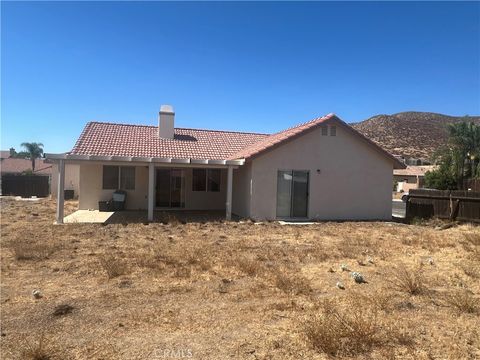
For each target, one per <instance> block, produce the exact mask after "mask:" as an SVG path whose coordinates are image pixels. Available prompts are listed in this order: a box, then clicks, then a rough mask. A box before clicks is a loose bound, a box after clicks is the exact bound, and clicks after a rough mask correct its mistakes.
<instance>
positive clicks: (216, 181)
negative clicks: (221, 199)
mask: <svg viewBox="0 0 480 360" xmlns="http://www.w3.org/2000/svg"><path fill="white" fill-rule="evenodd" d="M207 178H208V191H213V192H218V191H220V169H208V171H207Z"/></svg>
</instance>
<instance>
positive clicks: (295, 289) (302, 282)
mask: <svg viewBox="0 0 480 360" xmlns="http://www.w3.org/2000/svg"><path fill="white" fill-rule="evenodd" d="M275 285H276V286H277V288H279V289H280V290H282V291H284V292H286V293H287V294H293V295H300V294H303V295H307V294H309V293H311V292H312V288H311V286H310V281H308V280H307V279H306V278H304V277H303V276H301V275H297V276H289V275H287V274H286V273H285V272H278V273H277V274H276V276H275Z"/></svg>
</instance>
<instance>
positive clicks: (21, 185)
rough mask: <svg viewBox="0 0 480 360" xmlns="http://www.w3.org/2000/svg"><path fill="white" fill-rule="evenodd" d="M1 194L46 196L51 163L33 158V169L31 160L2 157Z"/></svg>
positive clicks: (0, 165)
mask: <svg viewBox="0 0 480 360" xmlns="http://www.w3.org/2000/svg"><path fill="white" fill-rule="evenodd" d="M0 172H1V189H2V190H1V194H2V195H18V196H48V195H49V194H50V177H51V174H52V164H48V163H46V162H45V161H44V160H43V159H35V171H33V172H32V161H31V160H30V159H20V158H12V157H7V158H2V159H1V160H0Z"/></svg>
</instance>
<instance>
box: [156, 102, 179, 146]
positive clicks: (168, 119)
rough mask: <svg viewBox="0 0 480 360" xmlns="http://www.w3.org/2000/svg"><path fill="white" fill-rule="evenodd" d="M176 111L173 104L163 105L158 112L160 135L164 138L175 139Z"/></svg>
mask: <svg viewBox="0 0 480 360" xmlns="http://www.w3.org/2000/svg"><path fill="white" fill-rule="evenodd" d="M174 122H175V112H174V111H173V106H171V105H162V106H160V112H159V114H158V136H159V137H161V138H163V139H173V129H174Z"/></svg>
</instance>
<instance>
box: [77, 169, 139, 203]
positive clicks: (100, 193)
mask: <svg viewBox="0 0 480 360" xmlns="http://www.w3.org/2000/svg"><path fill="white" fill-rule="evenodd" d="M109 165H111V164H109ZM102 179H103V165H102V164H89V163H83V164H81V165H80V194H81V195H80V198H79V202H78V208H79V209H81V210H86V209H98V202H99V201H107V200H111V199H112V194H113V192H114V191H115V190H103V189H102ZM147 184H148V167H147V166H136V167H135V190H126V191H127V201H126V203H125V207H126V208H127V209H129V210H138V209H146V208H147V194H148V187H147Z"/></svg>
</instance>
